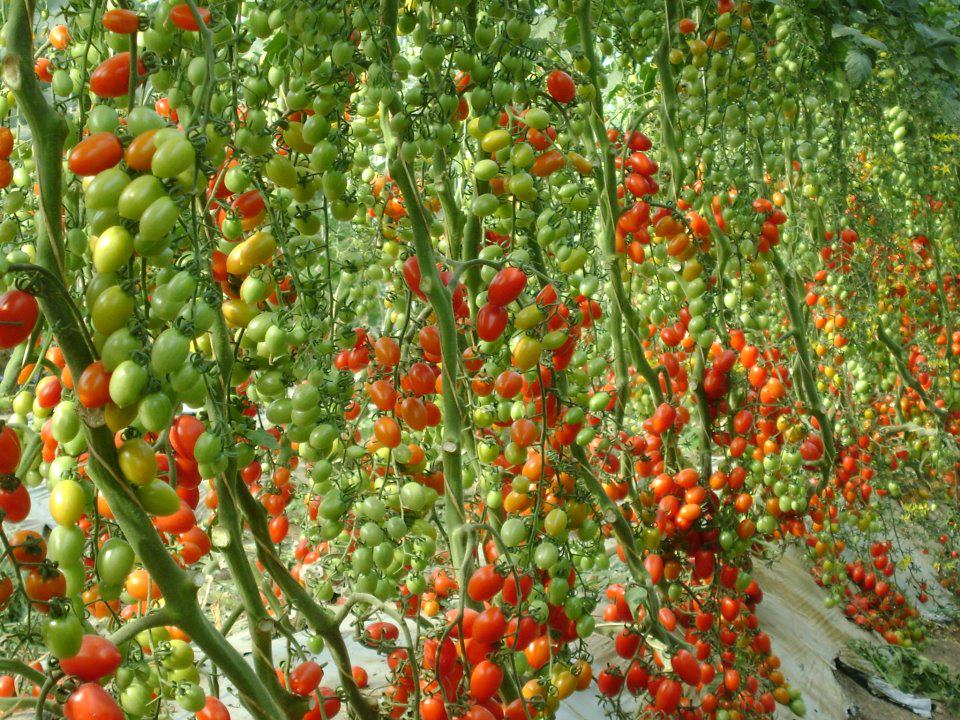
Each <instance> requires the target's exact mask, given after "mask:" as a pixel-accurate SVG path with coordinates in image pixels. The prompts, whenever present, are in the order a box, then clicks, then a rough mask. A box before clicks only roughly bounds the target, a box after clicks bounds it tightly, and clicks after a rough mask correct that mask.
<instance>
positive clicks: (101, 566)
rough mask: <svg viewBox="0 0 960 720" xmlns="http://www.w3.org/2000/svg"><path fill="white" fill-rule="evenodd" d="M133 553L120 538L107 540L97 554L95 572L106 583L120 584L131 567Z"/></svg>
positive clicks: (127, 544)
mask: <svg viewBox="0 0 960 720" xmlns="http://www.w3.org/2000/svg"><path fill="white" fill-rule="evenodd" d="M133 561H134V553H133V548H131V547H130V545H129V543H127V541H126V540H123V539H122V538H118V537H113V538H110V539H109V540H107V541H106V542H105V543H104V544H103V547H101V548H100V552H99V553H98V554H97V573H98V574H99V575H100V580H101V581H102V582H103V583H104V584H107V585H118V586H119V585H122V584H123V582H124V581H125V580H126V577H127V575H129V574H130V571H131V570H132V569H133Z"/></svg>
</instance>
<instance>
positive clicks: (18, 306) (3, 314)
mask: <svg viewBox="0 0 960 720" xmlns="http://www.w3.org/2000/svg"><path fill="white" fill-rule="evenodd" d="M39 314H40V307H39V306H38V305H37V301H36V299H35V298H34V297H33V295H30V294H29V293H25V292H23V291H22V290H7V292H5V293H4V294H3V295H0V348H12V347H14V346H16V345H19V344H20V343H22V342H23V341H24V340H26V339H27V338H28V337H30V333H31V332H33V327H34V325H36V324H37V317H38V316H39Z"/></svg>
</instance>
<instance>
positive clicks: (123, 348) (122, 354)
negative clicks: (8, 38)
mask: <svg viewBox="0 0 960 720" xmlns="http://www.w3.org/2000/svg"><path fill="white" fill-rule="evenodd" d="M140 347H141V342H140V341H139V340H137V338H136V337H134V335H133V333H132V332H130V330H128V329H127V328H125V327H122V328H120V329H119V330H117V331H116V332H114V333H112V334H111V335H110V337H108V338H107V340H106V342H104V344H103V347H102V348H101V350H100V359H101V361H102V362H103V367H104V369H106V370H107V372H113V371H114V370H116V369H117V367H118V366H119V365H120V363H122V362H123V361H124V360H129V359H130V357H131V356H132V355H133V353H134V351H136V350H139V349H140Z"/></svg>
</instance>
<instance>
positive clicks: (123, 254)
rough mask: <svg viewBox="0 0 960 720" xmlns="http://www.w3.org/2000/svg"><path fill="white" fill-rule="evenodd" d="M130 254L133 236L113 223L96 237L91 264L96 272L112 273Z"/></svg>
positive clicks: (125, 261) (128, 258)
mask: <svg viewBox="0 0 960 720" xmlns="http://www.w3.org/2000/svg"><path fill="white" fill-rule="evenodd" d="M138 179H139V178H138ZM134 182H136V180H135V181H134ZM132 184H133V183H131V185H132ZM127 187H130V186H129V185H128V186H127ZM132 256H133V237H132V236H131V235H130V233H129V232H127V229H126V228H125V227H123V226H122V225H114V226H113V227H109V228H107V229H106V230H105V231H104V232H103V233H102V234H101V235H100V237H99V238H97V242H96V245H95V246H94V248H93V266H94V268H96V270H97V272H98V273H101V274H107V273H114V272H116V271H117V270H119V269H120V268H122V267H123V266H124V265H126V264H127V261H129V260H130V258H131V257H132Z"/></svg>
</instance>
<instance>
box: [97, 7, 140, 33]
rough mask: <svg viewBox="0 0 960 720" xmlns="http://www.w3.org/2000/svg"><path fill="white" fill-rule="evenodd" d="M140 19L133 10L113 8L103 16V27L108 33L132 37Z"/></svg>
mask: <svg viewBox="0 0 960 720" xmlns="http://www.w3.org/2000/svg"><path fill="white" fill-rule="evenodd" d="M139 25H140V19H139V18H138V17H137V14H136V13H135V12H134V11H133V10H123V9H121V8H113V9H112V10H107V11H106V12H105V13H104V14H103V26H104V27H105V28H106V29H107V30H109V31H110V32H115V33H118V34H120V35H132V34H133V33H135V32H137V28H138V27H139Z"/></svg>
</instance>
